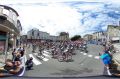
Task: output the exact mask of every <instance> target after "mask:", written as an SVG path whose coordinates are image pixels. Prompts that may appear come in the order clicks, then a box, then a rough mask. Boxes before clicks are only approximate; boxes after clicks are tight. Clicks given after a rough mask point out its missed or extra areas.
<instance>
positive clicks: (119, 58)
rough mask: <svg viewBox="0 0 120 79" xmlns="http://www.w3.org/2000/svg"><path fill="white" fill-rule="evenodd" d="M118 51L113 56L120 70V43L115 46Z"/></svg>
mask: <svg viewBox="0 0 120 79" xmlns="http://www.w3.org/2000/svg"><path fill="white" fill-rule="evenodd" d="M113 45H114V47H115V50H116V53H114V54H113V60H114V61H115V63H116V64H117V65H118V68H117V69H118V70H120V43H117V44H113Z"/></svg>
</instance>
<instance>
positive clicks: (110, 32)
mask: <svg viewBox="0 0 120 79" xmlns="http://www.w3.org/2000/svg"><path fill="white" fill-rule="evenodd" d="M107 41H113V42H120V26H114V25H108V28H107Z"/></svg>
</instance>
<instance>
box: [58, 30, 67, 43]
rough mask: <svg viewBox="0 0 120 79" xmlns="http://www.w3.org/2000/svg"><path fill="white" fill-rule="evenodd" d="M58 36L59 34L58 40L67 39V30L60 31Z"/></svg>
mask: <svg viewBox="0 0 120 79" xmlns="http://www.w3.org/2000/svg"><path fill="white" fill-rule="evenodd" d="M59 36H60V40H62V41H67V40H69V33H67V32H61V33H60V35H59Z"/></svg>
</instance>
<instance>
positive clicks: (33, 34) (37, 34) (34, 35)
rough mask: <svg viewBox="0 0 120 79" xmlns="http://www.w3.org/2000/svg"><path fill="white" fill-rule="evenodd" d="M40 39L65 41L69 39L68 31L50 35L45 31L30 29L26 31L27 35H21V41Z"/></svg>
mask: <svg viewBox="0 0 120 79" xmlns="http://www.w3.org/2000/svg"><path fill="white" fill-rule="evenodd" d="M32 40H36V41H40V40H47V41H66V40H69V33H67V32H61V33H60V35H59V36H53V35H50V34H49V33H47V32H43V31H39V29H31V30H30V31H28V32H27V35H23V36H22V37H21V41H24V42H26V41H32Z"/></svg>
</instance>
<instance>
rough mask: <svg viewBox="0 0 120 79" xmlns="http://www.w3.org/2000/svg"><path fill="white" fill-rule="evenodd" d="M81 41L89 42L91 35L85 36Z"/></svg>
mask: <svg viewBox="0 0 120 79" xmlns="http://www.w3.org/2000/svg"><path fill="white" fill-rule="evenodd" d="M83 39H84V40H85V41H91V40H92V35H91V34H86V35H84V36H83Z"/></svg>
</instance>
